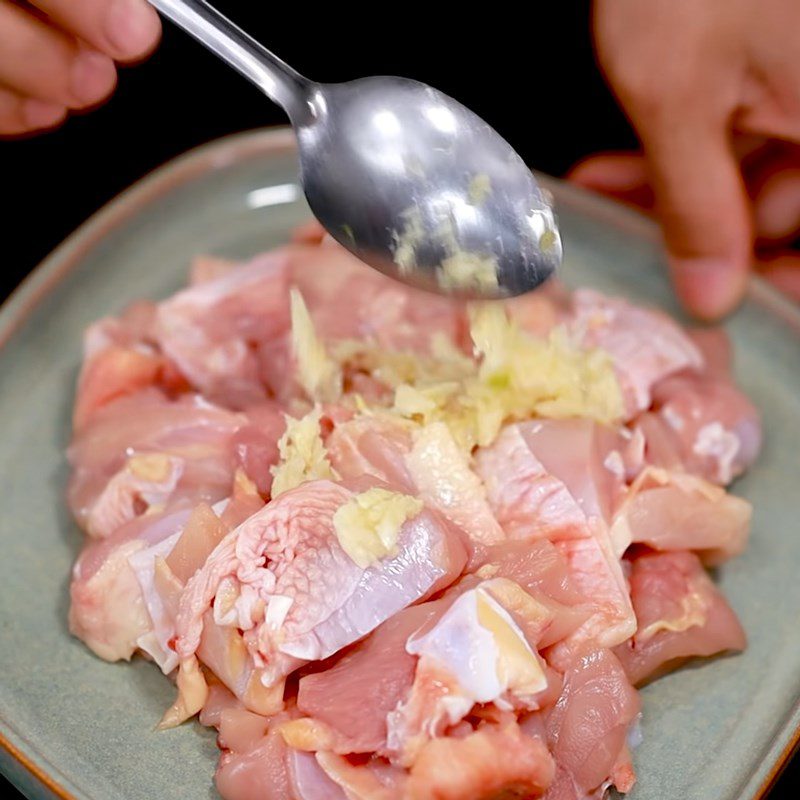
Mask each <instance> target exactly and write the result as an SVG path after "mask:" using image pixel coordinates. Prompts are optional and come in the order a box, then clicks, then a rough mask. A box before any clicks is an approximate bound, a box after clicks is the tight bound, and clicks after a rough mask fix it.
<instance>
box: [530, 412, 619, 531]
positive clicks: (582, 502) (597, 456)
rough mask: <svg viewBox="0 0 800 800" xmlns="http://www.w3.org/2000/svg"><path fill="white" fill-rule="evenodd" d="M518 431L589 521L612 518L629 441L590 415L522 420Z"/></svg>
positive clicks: (606, 520)
mask: <svg viewBox="0 0 800 800" xmlns="http://www.w3.org/2000/svg"><path fill="white" fill-rule="evenodd" d="M519 430H520V433H521V434H522V437H523V438H524V439H525V443H526V444H527V445H528V447H529V448H530V450H531V453H533V455H534V456H535V457H536V458H537V459H538V460H539V461H540V462H541V464H542V466H543V467H544V469H545V470H546V471H547V472H548V473H549V474H550V475H552V476H553V477H554V478H556V479H557V480H559V481H561V483H562V484H563V485H564V486H565V487H566V488H567V490H568V491H569V493H570V495H571V496H572V498H573V499H574V500H575V502H576V503H577V504H578V506H579V508H580V509H581V511H582V512H583V514H584V515H585V516H586V518H587V519H591V518H593V517H594V518H600V519H602V520H604V521H605V522H610V521H611V514H612V511H613V509H614V508H615V507H616V505H617V504H618V502H619V500H620V499H621V496H622V492H623V483H624V478H625V465H626V460H627V458H626V457H627V452H626V451H627V448H628V446H629V442H628V441H627V440H626V439H625V438H624V437H623V435H622V434H621V433H620V432H618V431H617V430H615V429H613V428H608V427H605V426H603V425H600V424H599V423H597V422H593V421H592V420H589V419H563V420H562V419H543V420H532V421H530V422H523V423H521V424H520V425H519Z"/></svg>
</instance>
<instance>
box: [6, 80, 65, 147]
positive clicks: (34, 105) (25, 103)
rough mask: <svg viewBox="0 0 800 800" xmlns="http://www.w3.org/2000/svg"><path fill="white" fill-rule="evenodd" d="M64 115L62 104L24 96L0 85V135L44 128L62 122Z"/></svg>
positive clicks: (15, 134) (12, 134)
mask: <svg viewBox="0 0 800 800" xmlns="http://www.w3.org/2000/svg"><path fill="white" fill-rule="evenodd" d="M66 115H67V109H66V108H65V107H64V106H62V105H58V104H55V103H45V102H42V101H41V100H35V99H33V98H30V97H27V98H26V97H23V96H22V95H19V94H16V93H15V92H12V91H11V90H9V89H4V88H2V87H0V136H17V135H19V134H23V133H29V132H31V131H39V130H46V129H47V128H52V127H54V126H55V125H58V124H59V123H61V122H63V121H64V118H65V117H66Z"/></svg>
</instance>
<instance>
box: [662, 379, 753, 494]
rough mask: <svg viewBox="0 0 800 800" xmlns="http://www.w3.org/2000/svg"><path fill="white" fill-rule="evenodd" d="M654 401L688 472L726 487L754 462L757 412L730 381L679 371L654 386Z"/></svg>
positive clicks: (667, 465)
mask: <svg viewBox="0 0 800 800" xmlns="http://www.w3.org/2000/svg"><path fill="white" fill-rule="evenodd" d="M653 400H654V403H655V406H656V408H657V409H658V414H659V415H660V417H661V418H662V419H663V420H664V422H665V423H666V425H667V426H668V428H669V430H670V434H671V435H672V437H673V438H674V440H675V442H676V445H675V447H676V449H677V451H678V452H679V453H680V458H681V462H682V464H683V466H684V468H685V469H688V470H689V471H690V472H693V473H694V474H696V475H699V476H700V477H702V478H705V479H706V480H708V481H711V482H712V483H718V484H720V485H722V486H724V485H726V484H728V483H730V482H731V481H732V480H733V479H734V478H736V477H737V476H738V475H741V474H742V473H743V472H744V471H745V470H746V469H747V468H748V467H749V466H750V465H751V464H752V463H753V462H754V461H755V460H756V458H757V456H758V452H759V450H760V449H761V423H760V420H759V417H758V412H757V411H756V409H755V407H754V406H753V404H752V403H751V402H750V401H749V400H748V399H747V398H746V397H745V396H744V395H743V394H742V393H741V392H740V391H739V390H738V389H737V388H736V387H735V386H733V384H731V383H730V382H729V381H727V380H719V379H713V378H708V377H705V376H698V375H676V376H675V377H672V378H668V379H667V380H664V381H661V383H659V384H657V385H656V386H655V387H654V389H653ZM652 463H655V464H656V466H664V467H667V468H669V467H670V464H659V463H657V462H655V461H654V462H652Z"/></svg>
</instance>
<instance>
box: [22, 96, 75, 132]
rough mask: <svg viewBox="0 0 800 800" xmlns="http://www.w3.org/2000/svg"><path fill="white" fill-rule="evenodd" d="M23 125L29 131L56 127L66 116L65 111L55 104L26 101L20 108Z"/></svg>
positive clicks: (62, 107)
mask: <svg viewBox="0 0 800 800" xmlns="http://www.w3.org/2000/svg"><path fill="white" fill-rule="evenodd" d="M22 114H23V117H24V119H25V124H26V125H27V126H28V128H30V129H31V130H42V129H43V128H52V127H53V126H54V125H57V124H58V123H59V122H61V120H63V119H64V117H65V116H66V115H67V109H66V108H64V106H60V105H58V104H57V103H45V102H44V101H42V100H33V99H31V100H26V101H25V103H24V105H23V106H22Z"/></svg>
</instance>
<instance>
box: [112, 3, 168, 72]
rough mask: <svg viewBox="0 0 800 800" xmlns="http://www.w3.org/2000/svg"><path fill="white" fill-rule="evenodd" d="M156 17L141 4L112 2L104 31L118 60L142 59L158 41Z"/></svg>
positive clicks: (158, 28) (157, 21)
mask: <svg viewBox="0 0 800 800" xmlns="http://www.w3.org/2000/svg"><path fill="white" fill-rule="evenodd" d="M160 29H161V23H160V22H159V19H158V14H156V12H155V11H154V10H153V8H151V7H150V6H149V5H147V3H145V2H143V0H113V2H112V3H111V6H110V7H109V9H108V12H107V13H106V22H105V31H106V36H107V37H108V39H109V41H110V42H111V44H112V45H113V46H114V48H115V49H116V50H117V52H118V54H119V56H120V57H121V58H136V57H137V56H141V55H144V54H145V53H146V52H147V51H148V50H149V49H150V48H151V47H152V46H153V45H154V44H155V42H156V40H157V39H158V33H159V30H160Z"/></svg>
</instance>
